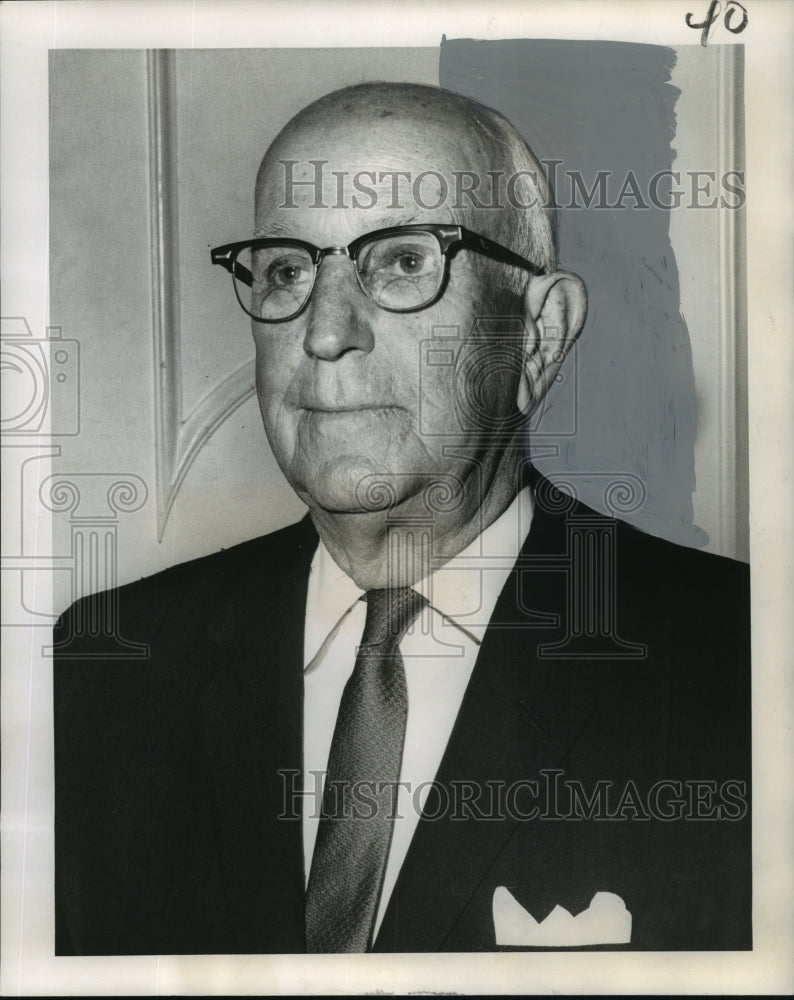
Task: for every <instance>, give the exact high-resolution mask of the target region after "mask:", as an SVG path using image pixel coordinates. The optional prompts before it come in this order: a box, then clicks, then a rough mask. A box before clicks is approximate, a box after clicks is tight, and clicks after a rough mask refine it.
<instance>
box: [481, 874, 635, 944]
mask: <svg viewBox="0 0 794 1000" xmlns="http://www.w3.org/2000/svg"><path fill="white" fill-rule="evenodd" d="M493 923H494V930H495V931H496V943H497V944H498V945H512V946H514V947H519V948H520V947H527V946H530V945H535V946H540V947H545V948H574V947H580V946H581V945H588V944H628V943H629V942H630V941H631V914H630V913H629V911H628V910H627V909H626V904H625V903H624V902H623V900H622V899H621V898H620V896H616V895H615V893H614V892H597V893H596V894H595V896H593V898H592V899H591V900H590V906H589V907H588V908H587V909H586V910H584V911H583V912H582V913H580V914H578V916H575V917H574V916H572V915H571V914H570V913H569V912H568V910H566V909H565V908H564V907H562V906H559V905H558V906H555V907H554V909H553V910H552V911H551V913H550V914H549V915H548V916H547V917H546V919H545V920H542V921H541V922H540V923H538V921H537V920H535V918H534V917H533V916H532V914H531V913H527V911H526V910H525V909H524V907H523V906H522V905H521V904H520V903H519V902H518V901H517V900H516V899H515V897H514V896H513V895H512V893H511V892H510V890H509V889H507V888H505V886H503V885H500V886H498V887H497V888H496V889H495V890H494V894H493Z"/></svg>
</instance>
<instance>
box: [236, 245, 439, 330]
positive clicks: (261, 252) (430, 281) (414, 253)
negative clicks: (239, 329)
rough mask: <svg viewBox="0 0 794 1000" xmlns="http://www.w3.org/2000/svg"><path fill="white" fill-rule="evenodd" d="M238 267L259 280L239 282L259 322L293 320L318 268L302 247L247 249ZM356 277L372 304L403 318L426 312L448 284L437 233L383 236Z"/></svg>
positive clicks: (367, 250) (364, 248)
mask: <svg viewBox="0 0 794 1000" xmlns="http://www.w3.org/2000/svg"><path fill="white" fill-rule="evenodd" d="M237 261H238V262H239V263H240V264H242V265H243V266H244V267H246V268H247V269H248V270H249V271H250V272H251V274H252V275H253V282H252V285H251V287H250V288H249V287H248V286H247V285H246V284H245V283H244V282H242V281H241V280H239V278H238V277H236V276H235V288H236V291H237V295H238V297H239V299H240V302H241V304H242V305H243V307H244V308H245V309H246V310H247V311H248V312H250V313H251V315H253V316H256V317H257V318H259V319H263V320H270V321H273V320H280V319H286V318H288V317H290V316H293V315H294V314H295V313H297V312H299V311H300V309H301V308H302V307H303V305H304V304H305V302H306V300H307V299H308V297H309V295H310V294H311V291H312V287H313V285H314V277H315V267H314V264H313V262H312V259H311V257H310V255H309V254H308V252H307V251H305V250H303V249H302V248H300V247H290V246H268V247H263V248H260V249H257V250H253V251H251V250H250V249H246V250H243V251H242V252H241V253H240V254H238V256H237ZM356 272H357V275H358V280H359V284H360V285H361V288H362V290H363V291H364V292H366V294H367V295H369V297H370V298H371V299H373V300H374V301H375V302H376V303H377V304H378V305H379V306H381V307H382V308H384V309H391V310H395V311H398V312H399V311H403V310H410V309H417V308H421V307H422V306H423V305H425V304H427V303H429V302H431V301H432V300H433V299H434V298H435V296H436V295H437V294H438V291H439V289H440V287H441V284H442V281H443V278H444V258H443V255H442V253H441V247H440V246H439V243H438V240H437V239H436V237H435V236H433V235H432V234H431V233H400V234H396V235H391V236H381V237H376V238H374V239H371V240H365V241H364V242H363V243H362V244H361V245H360V246H359V248H358V252H357V254H356Z"/></svg>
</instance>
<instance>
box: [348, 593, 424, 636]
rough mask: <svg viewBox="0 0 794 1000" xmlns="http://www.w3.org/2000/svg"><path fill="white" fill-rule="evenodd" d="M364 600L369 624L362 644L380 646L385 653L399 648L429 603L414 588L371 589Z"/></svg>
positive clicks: (366, 626)
mask: <svg viewBox="0 0 794 1000" xmlns="http://www.w3.org/2000/svg"><path fill="white" fill-rule="evenodd" d="M361 600H362V601H366V602H367V621H366V624H365V625H364V634H363V636H362V637H361V645H362V646H379V647H382V648H383V650H384V651H388V650H390V649H391V650H394V649H396V648H397V646H399V644H400V643H401V642H402V640H403V637H404V636H405V633H406V632H407V631H408V629H409V628H410V627H411V624H412V623H413V621H414V619H415V618H416V616H417V615H418V614H419V612H420V611H421V610H422V608H423V607H425V605H426V604H427V603H428V601H427V598H426V597H423V596H422V595H421V594H418V593H417V592H416V591H415V590H412V589H411V588H410V587H397V588H394V589H391V590H368V591H367V592H366V594H364V595H363V597H362V598H361Z"/></svg>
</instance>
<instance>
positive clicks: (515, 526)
mask: <svg viewBox="0 0 794 1000" xmlns="http://www.w3.org/2000/svg"><path fill="white" fill-rule="evenodd" d="M533 507H534V504H533V499H532V492H531V490H530V487H529V486H525V487H524V489H523V490H521V492H520V493H518V495H517V496H516V497H515V498H514V499H513V502H512V503H511V504H510V506H509V507H508V508H507V510H505V511H504V512H503V513H502V514H501V515H500V516H499V517H498V518H497V519H496V520H495V521H494V522H493V523H492V524H490V525H488V527H487V528H486V529H485V530H484V531H483V532H481V533H480V534H479V535H478V536H477V537H476V538H475V539H474V541H473V542H471V544H470V545H468V546H467V547H466V548H465V549H464V550H463V551H462V552H459V553H458V554H457V555H456V556H453V558H452V559H450V560H449V561H448V562H446V563H445V564H444V565H443V566H442V567H440V568H439V569H438V570H435V571H434V572H432V573H429V574H428V575H427V576H426V577H424V578H423V579H422V580H420V581H419V582H418V583H416V584H414V590H416V591H418V592H419V593H420V594H422V595H424V596H425V597H426V598H427V599H428V601H429V602H430V605H431V607H433V608H434V609H435V610H436V611H437V612H438V613H439V614H440V615H441V616H442V617H443V618H445V619H446V620H447V621H448V622H449V623H450V624H451V625H454V626H456V627H458V628H460V629H461V630H462V631H464V632H466V633H467V634H468V635H469V636H470V637H471V638H472V639H474V641H475V642H477V643H479V642H481V641H482V638H483V636H484V634H485V630H486V628H487V626H488V621H489V619H490V617H491V614H492V612H493V609H494V606H495V604H496V601H497V598H498V597H499V594H500V592H501V590H502V588H503V587H504V585H505V582H506V580H507V577H508V576H509V574H510V571H511V570H512V568H513V565H514V563H515V561H516V559H517V557H518V554H519V552H520V551H521V548H522V546H523V544H524V540H525V538H526V537H527V534H528V533H529V527H530V523H531V521H532V513H533ZM363 593H364V591H363V590H361V589H360V588H359V587H358V586H357V585H356V584H355V583H354V582H353V580H351V578H350V577H349V576H348V575H347V573H345V572H344V570H342V569H340V568H339V566H338V565H337V564H336V563H335V562H334V560H333V558H332V557H331V554H330V553H329V551H328V549H327V548H326V547H325V544H324V543H323V541H322V539H320V543H319V545H318V546H317V550H316V552H315V554H314V558H313V560H312V564H311V572H310V576H309V592H308V599H307V615H308V616H309V617H310V618H311V642H307V648H306V659H307V662H310V661H311V660H312V659H313V658H315V654H316V653H317V652H318V650H319V649H320V647H321V646H322V645H323V644H324V643H325V642H326V641H327V640H328V639H329V638H330V634H331V632H333V631H336V629H337V628H338V626H339V625H340V624H341V621H342V619H343V618H345V617H346V616H347V615H348V614H349V613H350V611H351V610H352V609H353V607H355V604H356V601H358V600H359V599H360V598H361V596H362V594H363ZM307 638H308V636H307Z"/></svg>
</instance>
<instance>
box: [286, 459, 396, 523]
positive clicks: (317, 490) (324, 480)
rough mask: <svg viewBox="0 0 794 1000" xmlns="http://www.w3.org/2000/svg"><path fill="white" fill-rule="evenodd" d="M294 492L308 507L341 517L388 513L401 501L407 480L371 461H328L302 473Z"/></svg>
mask: <svg viewBox="0 0 794 1000" xmlns="http://www.w3.org/2000/svg"><path fill="white" fill-rule="evenodd" d="M303 472H304V474H302V475H300V476H298V477H297V479H298V482H296V483H295V484H294V485H295V490H296V492H297V493H298V495H299V496H300V497H301V499H302V500H303V501H304V502H305V503H307V504H308V505H309V507H320V508H322V509H323V510H327V511H330V512H333V513H338V514H365V513H375V512H377V511H382V510H388V509H389V508H390V507H394V506H395V505H396V504H398V503H399V502H400V499H401V495H400V494H401V492H402V491H403V489H404V487H405V484H404V482H402V481H401V480H403V479H404V477H402V476H399V475H394V474H393V473H389V472H387V471H386V470H385V469H383V468H382V467H379V466H378V465H377V464H376V463H375V462H373V461H372V460H371V459H366V458H363V457H359V456H356V457H348V458H337V459H332V460H329V459H326V460H324V461H322V462H320V463H318V467H316V468H314V469H311V470H303Z"/></svg>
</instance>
